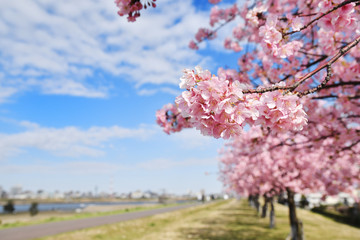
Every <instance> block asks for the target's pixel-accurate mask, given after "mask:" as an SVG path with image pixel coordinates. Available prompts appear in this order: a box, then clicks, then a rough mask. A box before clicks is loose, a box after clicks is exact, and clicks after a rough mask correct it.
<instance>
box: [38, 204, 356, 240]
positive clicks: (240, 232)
mask: <svg viewBox="0 0 360 240" xmlns="http://www.w3.org/2000/svg"><path fill="white" fill-rule="evenodd" d="M298 215H299V217H300V218H301V220H302V221H303V223H304V230H305V235H306V240H328V239H329V240H359V239H360V229H359V228H355V227H351V226H348V225H345V224H341V223H337V222H335V221H333V220H331V219H328V218H325V217H323V216H321V215H319V214H316V213H312V212H310V211H306V210H302V209H298ZM276 224H277V225H276V227H275V229H269V227H268V219H263V218H259V217H258V216H257V215H256V212H255V210H254V209H252V208H251V207H249V206H248V204H247V202H246V201H237V200H231V201H219V202H214V203H210V204H205V205H202V206H199V207H192V208H189V209H185V210H181V211H176V212H171V213H165V214H160V215H156V216H152V217H147V218H143V219H137V220H132V221H128V222H121V223H117V224H111V225H105V226H100V227H96V228H91V229H84V230H80V231H75V232H71V233H66V234H60V235H57V236H52V237H47V238H43V239H44V240H45V239H46V240H85V239H86V240H88V239H106V240H115V239H136V240H181V239H199V240H205V239H206V240H245V239H246V240H275V239H276V240H277V239H278V240H284V239H285V238H286V236H287V235H288V233H289V226H288V217H287V208H286V207H285V206H282V205H276Z"/></svg>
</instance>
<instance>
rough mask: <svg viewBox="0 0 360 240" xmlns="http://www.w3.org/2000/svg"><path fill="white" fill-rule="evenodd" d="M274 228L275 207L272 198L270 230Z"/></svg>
mask: <svg viewBox="0 0 360 240" xmlns="http://www.w3.org/2000/svg"><path fill="white" fill-rule="evenodd" d="M274 227H275V207H274V198H273V197H271V198H270V228H274Z"/></svg>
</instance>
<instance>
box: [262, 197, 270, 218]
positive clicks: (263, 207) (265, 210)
mask: <svg viewBox="0 0 360 240" xmlns="http://www.w3.org/2000/svg"><path fill="white" fill-rule="evenodd" d="M264 199H265V202H264V205H263V206H262V212H261V217H262V218H265V217H266V212H267V208H268V203H269V198H268V197H266V196H264Z"/></svg>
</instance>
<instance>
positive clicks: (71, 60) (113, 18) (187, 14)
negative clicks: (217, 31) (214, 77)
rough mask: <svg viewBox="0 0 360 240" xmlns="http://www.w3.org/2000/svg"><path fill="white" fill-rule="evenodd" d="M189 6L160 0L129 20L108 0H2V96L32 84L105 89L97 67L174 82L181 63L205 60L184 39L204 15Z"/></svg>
mask: <svg viewBox="0 0 360 240" xmlns="http://www.w3.org/2000/svg"><path fill="white" fill-rule="evenodd" d="M195 11H196V10H195V8H194V6H193V5H192V1H191V0H184V1H171V0H163V1H162V2H161V4H159V6H158V7H157V8H156V9H150V10H147V11H145V12H144V14H143V16H142V17H141V18H140V19H139V20H138V21H137V22H135V23H128V22H127V21H126V19H125V18H120V17H118V15H117V13H116V7H115V5H114V3H113V1H100V0H77V1H71V0H64V1H50V0H28V1H26V2H22V1H1V2H0V35H1V36H2V37H1V44H0V55H1V58H0V70H1V71H2V72H4V76H3V77H2V79H3V80H4V81H3V84H2V86H0V88H4V89H3V90H4V91H1V92H2V93H3V94H2V95H1V96H0V102H1V101H4V99H6V98H7V97H10V96H11V95H13V94H15V93H16V91H26V90H30V89H31V90H34V89H35V90H37V91H40V92H42V93H44V94H67V95H73V96H83V97H97V98H102V97H106V96H107V95H108V93H109V91H111V84H110V83H109V82H107V81H108V80H106V79H104V77H103V76H101V74H99V72H103V73H106V74H110V75H111V76H121V77H122V78H126V79H127V80H128V81H131V82H134V84H135V86H136V87H140V86H142V85H143V84H145V83H150V84H156V85H158V84H162V83H170V84H174V87H177V86H176V85H177V83H178V78H179V77H180V76H181V70H182V69H183V68H185V67H194V66H195V65H197V64H207V63H209V62H210V61H211V60H210V59H208V58H201V57H200V56H199V55H198V54H197V53H196V52H194V51H192V50H190V49H188V47H187V44H188V42H189V40H190V39H191V38H192V37H193V35H194V34H195V32H196V30H197V28H199V27H200V26H206V25H207V23H208V16H207V14H204V13H200V12H195ZM0 77H1V76H0ZM144 91H145V90H142V92H144ZM140 93H141V91H140Z"/></svg>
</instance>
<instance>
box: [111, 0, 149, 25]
mask: <svg viewBox="0 0 360 240" xmlns="http://www.w3.org/2000/svg"><path fill="white" fill-rule="evenodd" d="M155 2H156V0H147V1H145V2H144V3H142V2H141V1H140V0H115V4H116V6H117V7H118V8H119V10H118V14H119V15H120V16H124V15H127V19H128V21H129V22H135V21H136V19H137V18H138V17H140V10H142V9H143V8H145V9H146V8H147V7H154V8H155V7H156V4H155Z"/></svg>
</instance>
